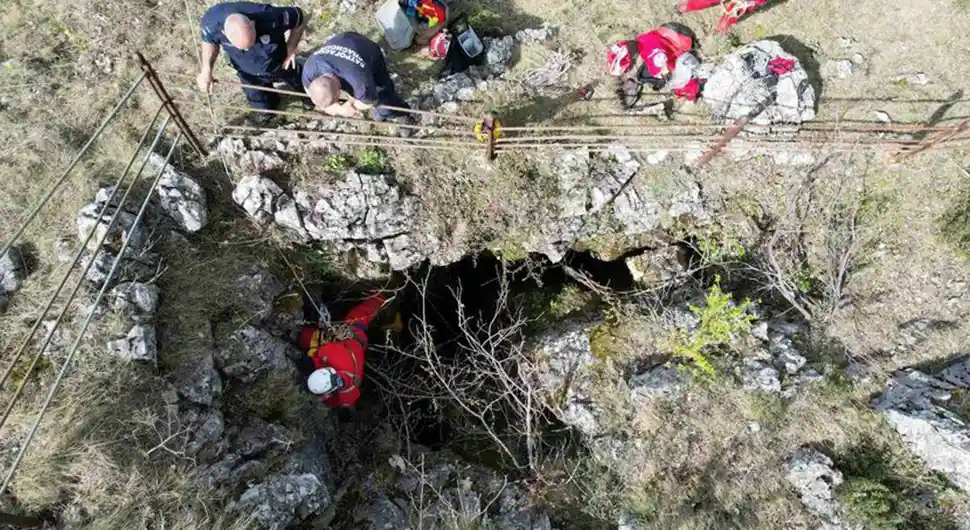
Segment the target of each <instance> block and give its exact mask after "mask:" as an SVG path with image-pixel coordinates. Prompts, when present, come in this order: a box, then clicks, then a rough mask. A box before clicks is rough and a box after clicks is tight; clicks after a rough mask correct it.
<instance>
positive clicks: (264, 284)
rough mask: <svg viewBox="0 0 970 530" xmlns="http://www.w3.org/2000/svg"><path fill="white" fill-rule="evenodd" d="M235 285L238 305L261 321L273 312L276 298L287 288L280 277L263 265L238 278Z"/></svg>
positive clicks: (235, 296)
mask: <svg viewBox="0 0 970 530" xmlns="http://www.w3.org/2000/svg"><path fill="white" fill-rule="evenodd" d="M233 286H234V289H233V296H234V298H235V302H236V305H237V306H238V307H239V308H240V309H242V310H243V311H245V313H246V314H248V315H250V316H251V317H254V318H255V319H256V320H257V321H259V322H261V321H263V320H265V319H266V318H268V317H269V316H270V315H271V314H272V312H273V305H274V303H275V302H276V299H277V298H279V296H280V295H281V294H283V291H284V289H286V286H285V285H283V282H281V281H280V280H279V278H277V277H276V276H274V275H273V273H271V272H270V271H268V270H266V269H263V268H261V267H253V268H252V269H250V271H249V272H247V273H246V274H244V275H242V276H240V277H239V278H236V281H235V282H233Z"/></svg>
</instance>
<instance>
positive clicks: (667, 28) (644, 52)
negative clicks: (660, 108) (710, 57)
mask: <svg viewBox="0 0 970 530" xmlns="http://www.w3.org/2000/svg"><path fill="white" fill-rule="evenodd" d="M681 28H682V26H681ZM686 31H687V30H685V29H679V28H678V27H677V26H675V25H673V24H664V25H663V26H660V27H659V28H657V29H654V30H651V31H648V32H646V33H641V34H639V35H637V37H636V38H635V39H633V40H632V41H631V40H621V41H619V42H617V43H616V44H613V45H612V46H611V47H610V49H609V50H607V53H606V67H607V71H608V72H609V73H610V75H614V76H622V75H623V74H625V73H627V72H628V71H629V70H630V69H631V68H633V64H634V56H635V55H639V57H640V58H641V59H642V60H643V67H642V69H641V72H640V74H638V79H637V80H638V81H639V83H641V84H645V85H649V86H651V87H653V89H654V90H660V89H661V88H668V89H670V90H671V91H672V92H673V93H674V95H675V96H678V97H682V98H686V99H687V100H689V101H694V100H695V99H697V97H698V96H699V95H700V91H701V87H702V83H703V81H702V80H700V79H697V78H695V73H696V70H697V67H698V66H699V64H700V62H699V61H698V59H697V57H696V56H695V55H694V54H693V53H691V51H692V50H693V49H694V44H695V43H694V38H693V36H692V35H688V34H687V33H686Z"/></svg>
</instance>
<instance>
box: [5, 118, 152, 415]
mask: <svg viewBox="0 0 970 530" xmlns="http://www.w3.org/2000/svg"><path fill="white" fill-rule="evenodd" d="M164 108H165V106H164V105H162V106H161V107H160V108H159V110H158V112H156V113H155V116H154V118H153V119H152V121H151V122H150V123H149V124H148V127H146V128H145V132H144V134H143V135H142V137H141V140H140V141H139V143H138V146H137V147H136V148H135V149H134V152H133V153H132V156H131V159H130V160H129V161H128V165H127V167H125V170H124V171H122V173H121V176H120V177H119V178H118V180H117V181H116V182H115V184H114V186H113V187H112V191H111V194H110V195H109V196H108V199H107V200H106V201H105V203H104V206H102V207H101V211H100V212H99V213H98V217H97V220H98V221H97V223H98V224H96V225H95V226H94V227H92V228H91V231H90V232H88V235H87V236H86V237H85V239H84V241H83V242H82V244H81V247H80V248H79V249H78V251H77V253H76V254H75V256H74V261H73V263H71V266H70V267H68V268H67V270H66V271H65V272H64V277H63V278H62V279H61V283H60V285H59V286H58V287H57V289H56V290H55V291H54V294H53V295H52V296H51V299H50V301H49V302H48V303H47V307H46V308H45V309H44V311H43V312H42V313H41V315H40V317H39V318H37V321H36V322H35V324H34V326H33V327H32V328H31V330H30V333H29V334H28V335H27V337H26V338H24V340H23V342H22V343H21V345H20V348H18V349H17V353H16V354H15V355H14V358H13V360H12V361H11V363H10V366H8V367H7V370H6V371H5V372H4V374H3V377H2V379H0V387H2V386H3V385H4V384H5V383H6V382H7V379H8V378H9V377H10V375H11V374H12V373H13V370H14V368H15V367H16V365H17V362H18V361H19V360H20V358H21V357H22V356H23V353H24V351H25V349H26V347H27V345H28V344H30V341H31V339H33V337H34V335H35V334H36V333H37V330H38V329H39V328H40V325H41V324H42V323H43V322H44V317H45V316H47V313H48V312H49V311H50V310H51V307H52V306H53V305H54V302H55V300H56V299H57V297H58V295H59V294H60V292H61V290H62V289H63V288H64V285H65V284H66V283H67V280H68V279H69V278H70V277H71V272H72V271H73V270H74V268H75V267H77V265H78V263H79V262H80V260H81V257H82V256H83V255H84V253H85V252H86V251H87V249H88V246H89V244H90V243H91V240H92V239H93V238H94V234H95V233H97V232H98V225H100V224H101V223H102V222H103V219H104V215H105V213H107V211H108V209H109V208H111V207H112V202H113V201H114V198H115V197H116V196H117V194H118V191H119V190H120V188H121V185H122V183H123V182H124V180H125V178H126V177H127V176H128V174H129V172H130V171H131V168H132V166H134V163H135V160H137V159H138V155H139V154H140V150H141V147H142V146H143V145H144V143H145V140H146V139H147V138H148V134H149V133H150V132H151V129H152V128H153V127H154V125H155V122H156V121H157V119H158V115H159V114H160V113H161V111H162V110H163V109H164ZM170 119H171V117H166V118H165V120H164V121H163V122H162V124H161V126H159V128H158V133H157V134H156V135H155V140H154V141H153V142H152V143H151V145H150V146H149V148H148V152H147V154H146V155H145V157H144V159H143V160H142V163H141V167H139V168H138V172H136V173H135V174H134V176H133V177H132V179H131V182H130V183H129V184H128V187H127V188H126V189H125V192H124V194H123V195H122V197H121V199H120V200H119V201H118V204H117V207H116V210H115V212H114V214H113V215H112V216H111V218H110V220H109V221H108V224H107V225H106V226H105V228H104V234H103V235H102V236H101V238H100V239H99V240H98V242H97V244H96V245H95V248H101V247H102V245H104V243H105V241H107V239H108V237H109V236H110V235H111V231H112V229H113V228H114V226H115V223H116V222H117V220H118V217H119V216H120V214H121V212H123V211H124V207H125V203H126V202H127V201H128V197H129V195H130V194H131V191H132V189H134V187H135V185H136V184H137V183H138V179H139V177H141V174H142V173H143V172H144V171H145V167H146V166H147V165H148V161H149V160H150V159H151V153H153V152H154V150H155V147H157V146H158V143H159V141H160V140H161V139H162V137H163V135H164V133H165V129H166V127H167V126H168V122H169V120H170ZM132 230H134V228H132ZM93 265H94V259H93V256H92V259H91V260H89V261H88V264H87V265H86V266H85V267H84V270H82V271H81V272H80V277H79V278H78V281H77V284H75V286H74V290H73V291H71V294H70V295H69V296H68V297H67V300H65V301H64V307H63V308H62V309H61V311H60V313H59V314H58V315H57V318H56V319H55V320H54V325H53V327H52V328H51V329H50V330H49V331H48V332H47V337H46V339H45V340H44V342H43V344H41V346H40V349H39V350H38V351H37V353H36V355H34V358H33V360H32V361H31V363H30V365H29V367H28V368H27V372H26V373H25V374H24V375H23V379H22V380H21V381H20V385H18V387H17V390H16V392H15V393H14V396H13V397H12V398H11V400H10V402H9V403H8V404H7V408H6V410H4V412H3V416H0V429H2V428H3V426H4V424H6V422H7V419H8V418H9V417H10V413H11V412H12V411H13V408H14V406H15V405H16V404H17V401H18V400H19V399H20V396H21V395H22V393H23V391H24V388H25V387H26V386H27V383H28V382H29V380H30V375H31V374H32V373H33V372H34V369H35V368H36V366H37V363H38V362H39V361H40V359H41V357H43V355H44V352H45V351H47V348H48V347H49V346H50V344H51V342H52V341H53V340H54V334H55V333H56V332H57V330H58V328H59V327H60V325H61V323H62V322H63V320H64V316H65V315H66V314H67V312H68V311H69V310H70V309H71V303H72V302H73V301H74V299H75V298H76V297H77V294H78V292H79V291H80V290H81V287H82V286H83V285H84V279H85V277H86V276H87V274H88V271H90V270H91V267H92V266H93ZM95 307H96V306H95ZM92 311H93V309H92Z"/></svg>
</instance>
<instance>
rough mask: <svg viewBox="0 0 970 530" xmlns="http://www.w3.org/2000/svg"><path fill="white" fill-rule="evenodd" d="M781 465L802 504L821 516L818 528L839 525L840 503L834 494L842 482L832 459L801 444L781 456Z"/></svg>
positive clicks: (833, 528) (840, 515) (830, 527)
mask: <svg viewBox="0 0 970 530" xmlns="http://www.w3.org/2000/svg"><path fill="white" fill-rule="evenodd" d="M784 469H785V476H786V478H787V479H788V482H789V483H790V484H791V485H792V486H793V487H794V488H795V491H797V492H798V496H799V497H800V498H801V500H802V504H804V505H805V508H806V509H807V510H808V511H809V512H810V513H812V514H813V515H815V516H816V517H818V518H819V519H821V521H822V525H821V526H820V527H819V528H820V529H824V530H835V529H839V528H842V517H843V515H842V507H841V506H839V504H838V502H837V501H836V498H835V489H836V488H837V487H838V486H839V485H840V484H842V473H840V472H839V471H838V470H837V469H835V464H833V463H832V459H831V458H829V457H827V456H825V455H823V454H822V453H819V452H818V451H815V450H812V449H807V448H802V449H799V450H798V451H796V452H795V453H794V454H793V455H791V456H789V457H788V458H787V459H786V460H785V463H784Z"/></svg>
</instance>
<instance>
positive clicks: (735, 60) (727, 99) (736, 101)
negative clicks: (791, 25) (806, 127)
mask: <svg viewBox="0 0 970 530" xmlns="http://www.w3.org/2000/svg"><path fill="white" fill-rule="evenodd" d="M775 59H782V60H784V61H794V62H795V64H794V67H793V68H792V69H791V71H789V72H787V73H783V74H781V75H775V74H774V73H773V72H772V71H771V68H770V67H769V63H770V62H771V61H773V60H775ZM703 96H704V100H705V101H706V102H707V103H709V104H710V105H711V109H712V118H713V119H714V120H715V121H728V122H730V121H734V120H736V119H738V118H741V117H745V116H751V123H753V124H758V125H777V124H800V123H803V122H806V121H809V120H812V119H814V118H815V104H816V101H815V98H816V94H815V88H814V87H813V86H812V85H811V83H810V82H809V76H808V72H806V71H805V65H804V64H802V63H801V61H799V60H798V58H797V57H795V56H793V55H791V54H790V53H788V52H786V51H785V50H784V48H782V47H781V44H779V43H777V42H775V41H771V40H760V41H755V42H752V43H750V44H748V45H746V46H744V47H742V48H740V49H738V50H737V51H734V52H732V53H730V54H728V55H727V56H726V57H725V58H724V60H723V61H722V62H721V63H720V64H719V65H718V66H717V67H715V68H714V72H713V73H712V75H711V76H710V78H708V80H707V83H706V84H705V85H704V93H703Z"/></svg>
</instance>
